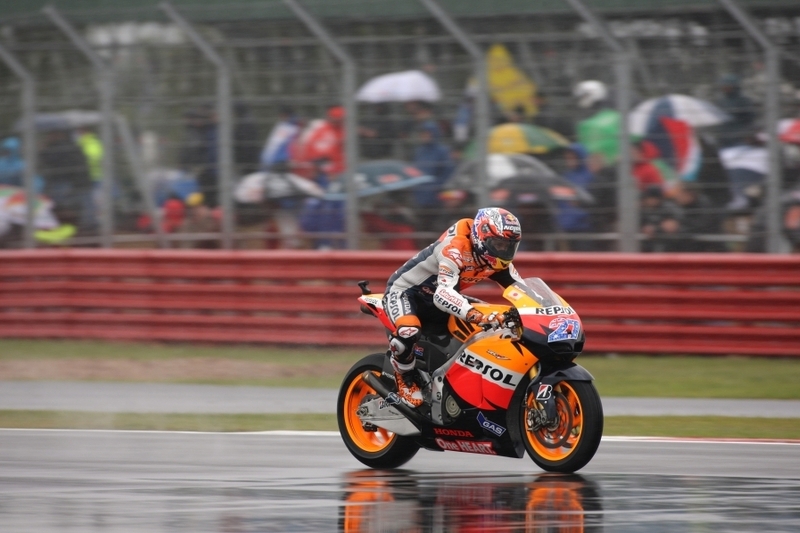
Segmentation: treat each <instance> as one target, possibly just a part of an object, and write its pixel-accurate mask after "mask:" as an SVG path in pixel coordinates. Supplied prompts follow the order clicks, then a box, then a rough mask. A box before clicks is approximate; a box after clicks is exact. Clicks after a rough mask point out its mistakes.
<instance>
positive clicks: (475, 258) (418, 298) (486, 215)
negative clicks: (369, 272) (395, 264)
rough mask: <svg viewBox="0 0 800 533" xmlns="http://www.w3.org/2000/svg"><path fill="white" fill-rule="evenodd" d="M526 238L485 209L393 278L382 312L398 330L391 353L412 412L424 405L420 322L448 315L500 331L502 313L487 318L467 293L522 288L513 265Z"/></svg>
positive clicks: (503, 216)
mask: <svg viewBox="0 0 800 533" xmlns="http://www.w3.org/2000/svg"><path fill="white" fill-rule="evenodd" d="M521 237H522V230H521V228H520V224H519V220H517V217H515V216H514V215H513V214H511V213H510V212H508V211H506V210H505V209H501V208H498V207H486V208H483V209H480V210H479V211H478V214H477V215H476V216H475V219H474V220H471V219H469V218H462V219H461V220H459V221H458V222H456V223H455V224H453V225H452V226H450V228H449V229H448V230H447V231H445V232H444V233H443V234H442V236H441V237H439V240H437V241H436V242H434V243H432V244H430V245H429V246H428V247H427V248H425V249H424V250H422V251H420V252H418V253H417V255H415V256H414V257H412V258H411V259H409V260H408V261H407V262H406V263H405V264H404V265H403V266H402V267H400V268H399V269H398V270H397V271H395V273H394V274H392V276H391V277H390V278H389V281H388V282H387V286H386V293H385V295H384V297H383V308H384V310H386V313H387V315H388V316H389V318H390V319H391V321H392V324H394V331H392V332H391V333H390V335H389V352H390V354H391V361H392V366H393V367H394V370H395V380H396V381H397V392H398V396H400V398H401V399H402V400H403V401H404V402H405V403H406V404H407V405H410V406H411V407H419V406H420V405H421V404H422V392H421V391H420V388H419V385H418V384H417V382H416V381H417V379H416V378H417V377H418V374H417V373H416V371H415V370H414V357H415V351H416V349H415V348H416V347H415V343H416V341H417V340H418V339H419V337H420V333H421V328H422V324H421V322H420V317H422V318H425V319H426V320H429V319H430V318H431V316H435V315H441V314H442V313H449V314H451V315H456V316H457V317H459V318H462V319H464V320H466V321H467V322H470V323H473V324H479V325H483V326H491V327H499V326H501V325H503V323H504V321H505V316H504V315H503V314H502V313H490V314H488V315H484V314H483V313H481V312H480V311H478V310H477V309H475V308H474V307H473V306H472V305H471V304H470V302H469V301H468V300H467V298H465V297H464V296H463V295H461V294H460V291H461V290H462V289H465V288H467V287H470V286H472V285H475V284H476V283H478V282H480V281H482V280H484V279H486V278H489V279H492V280H494V281H496V282H497V283H499V284H500V285H502V286H503V287H508V286H509V285H511V284H513V283H515V282H522V278H520V276H519V274H517V271H516V269H515V268H514V266H513V265H512V264H511V260H512V259H513V258H514V254H515V253H516V251H517V247H518V246H519V242H520V239H521Z"/></svg>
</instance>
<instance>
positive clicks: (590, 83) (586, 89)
mask: <svg viewBox="0 0 800 533" xmlns="http://www.w3.org/2000/svg"><path fill="white" fill-rule="evenodd" d="M572 95H573V96H574V97H575V98H577V99H578V106H579V107H582V108H584V109H586V108H588V107H592V106H593V105H594V104H596V103H597V102H602V101H603V100H605V99H606V98H608V87H606V84H605V83H603V82H602V81H597V80H585V81H582V82H580V83H579V84H577V85H576V86H575V89H573V91H572Z"/></svg>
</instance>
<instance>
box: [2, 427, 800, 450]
mask: <svg viewBox="0 0 800 533" xmlns="http://www.w3.org/2000/svg"><path fill="white" fill-rule="evenodd" d="M26 431H27V432H62V433H148V434H164V435H253V436H276V437H339V432H338V431H289V430H273V431H164V430H149V429H47V428H0V432H26ZM603 442H654V443H655V442H660V443H677V444H681V443H682V444H751V445H752V444H767V445H780V446H800V440H797V439H725V438H692V437H636V436H622V435H604V436H603Z"/></svg>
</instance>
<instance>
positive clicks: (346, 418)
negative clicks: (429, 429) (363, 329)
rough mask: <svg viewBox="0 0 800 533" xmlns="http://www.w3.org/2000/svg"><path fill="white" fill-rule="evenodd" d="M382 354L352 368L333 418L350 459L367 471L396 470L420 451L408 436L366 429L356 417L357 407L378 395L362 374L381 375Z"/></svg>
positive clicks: (342, 387)
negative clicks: (375, 469) (365, 466)
mask: <svg viewBox="0 0 800 533" xmlns="http://www.w3.org/2000/svg"><path fill="white" fill-rule="evenodd" d="M385 357H386V356H385V355H384V354H380V353H378V354H372V355H368V356H366V357H365V358H363V359H361V360H360V361H359V362H358V363H356V364H355V365H353V367H352V368H351V369H350V371H349V372H348V373H347V376H346V377H345V378H344V381H342V386H341V387H340V388H339V399H338V401H337V403H336V417H337V420H338V422H339V433H340V434H341V436H342V440H343V441H344V444H345V446H347V449H348V450H349V451H350V453H352V454H353V457H355V458H356V459H358V460H359V461H361V462H362V463H364V464H365V465H367V466H369V467H370V468H397V467H399V466H401V465H403V464H405V463H407V462H408V461H409V460H410V459H411V458H412V457H414V455H416V453H417V452H418V451H419V448H420V447H419V445H418V444H417V443H415V442H414V440H413V439H411V438H409V437H403V436H401V435H397V434H395V433H393V432H391V431H388V430H385V429H383V428H369V429H365V428H364V426H363V424H362V423H361V419H360V418H358V414H357V411H358V408H359V406H360V405H361V403H362V402H363V401H364V399H365V398H367V397H368V396H377V393H376V392H375V390H374V389H373V388H372V387H370V386H369V385H367V383H366V382H365V381H364V380H363V378H362V377H361V375H362V374H363V373H364V372H365V371H369V372H372V373H374V374H375V375H377V376H380V375H381V372H382V369H383V359H384V358H385Z"/></svg>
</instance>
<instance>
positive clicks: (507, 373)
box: [456, 350, 522, 390]
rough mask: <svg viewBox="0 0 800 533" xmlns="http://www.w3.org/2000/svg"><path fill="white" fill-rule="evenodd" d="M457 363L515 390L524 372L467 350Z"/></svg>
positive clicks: (503, 386) (493, 381) (495, 382)
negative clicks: (510, 368)
mask: <svg viewBox="0 0 800 533" xmlns="http://www.w3.org/2000/svg"><path fill="white" fill-rule="evenodd" d="M456 364H458V365H460V366H463V367H464V368H467V369H469V370H470V371H471V372H474V373H475V374H480V375H482V376H483V377H484V379H487V380H489V381H491V382H492V383H494V384H495V385H498V386H500V387H502V388H504V389H509V390H514V389H515V388H516V386H517V384H518V383H519V380H520V378H521V377H522V374H521V373H519V372H513V371H511V370H508V369H507V368H503V367H501V366H499V365H498V364H497V363H495V362H492V361H489V360H488V359H484V358H483V357H480V356H479V355H477V354H475V353H472V352H470V351H469V350H465V351H464V353H462V354H461V356H460V357H459V358H458V360H457V361H456Z"/></svg>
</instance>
